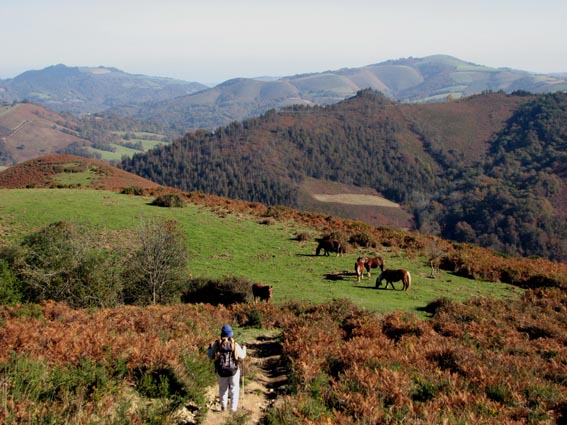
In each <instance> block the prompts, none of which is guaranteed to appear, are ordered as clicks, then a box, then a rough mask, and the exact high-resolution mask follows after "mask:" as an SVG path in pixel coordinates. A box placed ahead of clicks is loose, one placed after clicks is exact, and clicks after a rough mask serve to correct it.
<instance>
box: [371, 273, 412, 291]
mask: <svg viewBox="0 0 567 425" xmlns="http://www.w3.org/2000/svg"><path fill="white" fill-rule="evenodd" d="M382 279H385V280H386V286H385V287H384V289H387V288H388V284H390V285H392V289H396V288H394V282H399V281H400V280H401V281H402V285H403V288H402V290H404V291H407V290H408V289H409V288H410V286H411V274H410V272H409V271H407V270H404V269H398V270H384V271H383V272H382V273H380V276H378V279H376V288H379V287H380V285H382Z"/></svg>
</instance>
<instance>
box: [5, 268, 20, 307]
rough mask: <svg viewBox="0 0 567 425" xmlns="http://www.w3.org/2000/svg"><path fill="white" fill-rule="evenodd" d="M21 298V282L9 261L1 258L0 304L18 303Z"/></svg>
mask: <svg viewBox="0 0 567 425" xmlns="http://www.w3.org/2000/svg"><path fill="white" fill-rule="evenodd" d="M21 300H22V292H21V288H20V283H19V281H18V279H17V278H16V275H15V274H14V272H13V271H12V269H11V268H10V266H9V264H8V262H7V261H5V260H3V259H1V258H0V304H17V303H19V302H20V301H21Z"/></svg>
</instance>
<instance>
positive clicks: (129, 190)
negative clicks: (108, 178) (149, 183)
mask: <svg viewBox="0 0 567 425" xmlns="http://www.w3.org/2000/svg"><path fill="white" fill-rule="evenodd" d="M121 193H122V194H123V195H135V196H142V195H143V194H144V189H142V188H141V187H140V186H128V187H125V188H124V189H122V192H121Z"/></svg>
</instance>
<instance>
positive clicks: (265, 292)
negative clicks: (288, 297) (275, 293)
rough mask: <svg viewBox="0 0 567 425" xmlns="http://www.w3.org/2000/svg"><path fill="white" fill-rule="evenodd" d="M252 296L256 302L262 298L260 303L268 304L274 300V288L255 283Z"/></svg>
mask: <svg viewBox="0 0 567 425" xmlns="http://www.w3.org/2000/svg"><path fill="white" fill-rule="evenodd" d="M252 295H253V296H254V302H256V299H257V298H260V301H266V302H268V301H270V300H271V299H272V287H271V286H264V285H262V284H261V283H255V284H253V285H252Z"/></svg>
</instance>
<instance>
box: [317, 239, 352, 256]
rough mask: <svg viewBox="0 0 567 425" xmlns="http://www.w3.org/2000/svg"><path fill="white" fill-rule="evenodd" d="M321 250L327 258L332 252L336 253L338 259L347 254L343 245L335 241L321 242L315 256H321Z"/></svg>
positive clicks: (326, 240)
mask: <svg viewBox="0 0 567 425" xmlns="http://www.w3.org/2000/svg"><path fill="white" fill-rule="evenodd" d="M321 250H323V254H324V255H326V256H329V253H330V252H336V253H337V257H338V256H339V255H343V254H344V253H345V248H344V247H343V245H342V244H341V243H340V242H339V241H337V240H335V239H323V240H322V241H319V245H317V250H316V251H315V255H319V254H320V253H321Z"/></svg>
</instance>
